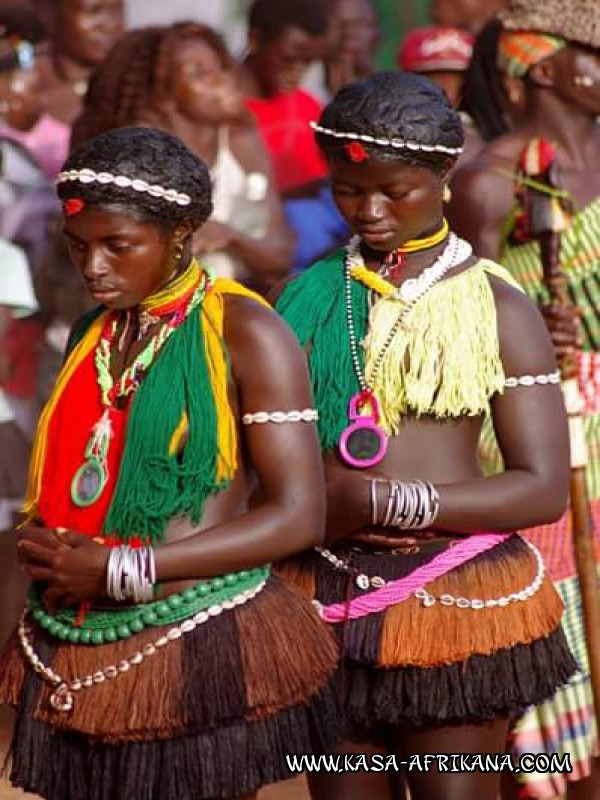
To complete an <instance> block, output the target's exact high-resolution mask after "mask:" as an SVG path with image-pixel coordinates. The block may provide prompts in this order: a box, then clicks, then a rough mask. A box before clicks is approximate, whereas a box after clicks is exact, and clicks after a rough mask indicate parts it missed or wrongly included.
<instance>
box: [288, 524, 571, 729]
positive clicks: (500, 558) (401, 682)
mask: <svg viewBox="0 0 600 800" xmlns="http://www.w3.org/2000/svg"><path fill="white" fill-rule="evenodd" d="M440 546H441V547H444V546H447V543H446V544H444V543H441V544H440V543H439V542H432V543H425V544H424V545H421V546H419V547H415V548H405V551H404V552H400V551H391V552H386V553H373V552H369V551H368V550H367V549H366V547H365V546H363V545H361V546H360V549H358V552H357V548H351V547H349V546H340V547H337V548H336V550H335V552H336V555H338V556H340V557H341V558H343V559H350V561H351V564H352V567H354V568H356V569H358V570H359V571H360V572H362V573H365V574H367V575H369V576H371V577H372V576H375V575H378V576H380V577H382V578H384V579H385V580H393V579H399V578H402V577H404V576H406V575H408V574H410V573H411V572H413V571H414V570H415V569H416V568H418V567H420V566H422V565H424V564H426V563H428V562H429V561H430V560H431V559H432V558H433V557H434V556H435V555H436V554H437V553H439V548H440ZM436 548H437V549H436ZM415 550H416V551H417V552H414V551H415ZM411 551H412V552H411ZM278 569H279V572H280V574H283V575H285V576H286V577H287V578H288V579H289V580H291V581H292V582H293V583H295V584H296V585H297V586H298V588H299V589H300V590H301V591H303V592H304V593H305V594H307V595H308V596H309V597H311V598H316V599H317V600H318V601H319V602H320V603H321V604H323V605H329V604H332V603H339V602H344V601H348V600H349V599H350V598H352V597H356V596H357V595H360V594H362V592H361V589H359V588H358V587H357V586H356V585H355V583H354V580H353V579H352V578H349V576H348V574H347V573H344V572H343V571H339V570H336V569H334V568H333V567H332V566H331V565H330V564H329V563H328V562H327V561H325V560H324V559H323V558H321V557H320V556H319V555H317V554H313V553H310V554H306V555H303V556H302V557H301V558H299V559H295V560H293V561H290V562H286V563H285V564H284V565H280V567H279V568H278ZM536 572H537V562H536V559H535V556H534V554H533V553H532V551H531V550H530V548H529V547H528V546H527V545H526V544H525V542H523V540H522V539H521V538H520V537H519V536H516V535H515V536H511V537H510V538H508V539H506V540H505V541H504V542H502V543H501V544H499V545H497V546H495V547H493V548H492V549H490V550H488V551H487V552H485V553H483V554H481V555H479V556H477V557H475V558H474V559H472V560H471V561H469V562H468V563H466V564H463V565H461V566H460V567H457V568H456V569H453V570H452V571H451V572H449V573H447V574H446V575H444V576H442V577H441V578H437V579H436V580H434V581H432V582H431V583H429V584H427V591H428V592H429V593H430V594H432V595H434V596H436V597H438V598H439V597H441V596H442V595H443V594H450V595H453V596H454V597H455V598H457V597H462V598H468V599H475V598H477V599H482V600H488V599H495V598H500V597H508V596H509V595H510V594H512V593H517V592H520V591H521V590H523V589H525V588H526V587H527V586H529V585H530V584H531V583H532V581H533V580H534V577H535V575H536ZM562 611H563V606H562V602H561V600H560V598H559V596H558V594H557V593H556V591H555V589H554V587H553V585H552V583H551V582H550V580H549V579H547V578H545V579H544V581H543V583H542V585H541V588H540V589H539V590H538V591H537V592H536V593H535V594H534V595H533V596H532V597H529V598H527V599H526V600H521V601H516V602H510V603H508V604H507V605H503V606H499V607H498V606H497V607H494V608H483V609H474V608H460V607H458V606H457V605H456V604H454V605H450V606H447V605H443V604H442V603H440V602H439V601H438V602H436V603H435V604H434V605H431V606H426V605H424V604H423V602H422V601H421V600H419V599H417V598H416V597H414V596H411V597H409V599H407V600H406V601H404V602H402V603H398V604H396V605H393V606H390V607H388V608H387V609H386V610H385V611H382V612H378V613H373V614H369V615H367V616H364V617H362V618H359V619H352V620H347V621H346V622H343V623H339V624H334V625H331V626H330V627H331V628H333V630H334V631H335V633H336V634H337V637H338V640H339V641H340V644H341V648H342V654H343V667H342V680H341V684H342V708H343V711H344V714H345V732H346V734H347V735H349V736H364V735H365V734H367V735H378V733H380V732H381V731H382V730H383V729H385V727H387V726H394V727H396V726H402V725H409V726H419V727H432V726H436V725H450V724H479V723H483V722H486V721H489V720H492V719H496V718H502V717H507V716H509V715H512V714H514V713H515V712H518V711H520V710H522V709H523V708H524V707H526V706H528V705H531V704H535V703H539V702H541V701H542V700H545V699H546V698H548V697H549V696H550V695H552V693H553V692H554V691H555V689H556V688H557V687H558V686H560V685H561V684H563V683H565V682H566V681H567V680H568V679H569V677H570V676H571V675H572V674H573V673H574V672H575V671H576V668H577V665H576V663H575V661H574V660H573V657H572V655H571V653H570V651H569V648H568V646H567V643H566V640H565V637H564V633H563V631H562V630H561V627H560V621H561V616H562Z"/></svg>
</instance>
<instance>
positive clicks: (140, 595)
mask: <svg viewBox="0 0 600 800" xmlns="http://www.w3.org/2000/svg"><path fill="white" fill-rule="evenodd" d="M155 583H156V564H155V560H154V550H153V549H152V548H151V547H129V545H122V546H121V547H114V548H113V549H112V550H111V553H110V556H109V558H108V564H107V571H106V592H107V594H108V596H109V597H112V599H113V600H117V602H122V601H123V600H129V599H132V600H133V601H134V602H135V603H149V602H150V601H152V600H153V599H154V584H155Z"/></svg>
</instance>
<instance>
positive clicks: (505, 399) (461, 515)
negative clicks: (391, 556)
mask: <svg viewBox="0 0 600 800" xmlns="http://www.w3.org/2000/svg"><path fill="white" fill-rule="evenodd" d="M330 170H331V177H332V185H333V192H334V196H335V199H336V203H337V205H338V207H339V209H340V211H341V213H342V215H343V216H344V218H345V219H346V221H347V222H348V223H349V225H350V227H351V228H352V230H353V232H355V233H358V234H359V235H360V236H361V238H362V240H363V255H364V257H365V262H366V264H367V266H369V267H370V268H371V269H378V268H379V266H380V265H381V262H382V260H383V258H384V257H385V255H386V254H387V253H389V252H391V251H393V250H394V249H396V248H397V247H399V246H400V245H401V244H403V243H404V242H406V241H408V240H409V239H414V238H417V237H420V236H426V235H428V234H429V233H431V232H433V231H435V230H437V229H438V228H439V225H440V220H441V218H442V187H443V183H444V179H445V176H444V175H436V174H434V173H433V172H431V171H430V170H429V169H425V168H421V167H413V166H409V165H407V164H403V163H402V162H400V161H377V160H375V159H373V158H371V159H370V160H369V161H367V162H362V163H359V164H356V163H351V162H349V161H348V160H346V159H345V158H342V157H340V158H336V159H334V160H331V161H330ZM442 249H443V245H440V246H439V247H437V248H435V249H431V250H427V251H421V252H418V253H415V254H413V255H409V256H408V259H407V262H406V266H405V268H404V270H403V272H402V275H401V281H404V280H405V279H408V278H411V277H415V276H416V275H418V274H420V273H421V272H422V271H423V269H425V268H426V267H428V266H430V265H431V263H432V262H433V261H434V260H435V258H436V257H437V256H438V255H439V253H440V251H441V250H442ZM474 262H475V259H474V258H471V259H469V260H468V261H467V262H465V263H464V264H460V265H458V266H457V267H455V268H454V269H453V270H451V271H450V272H449V273H448V275H447V278H446V279H452V277H453V276H455V275H457V274H458V273H459V272H461V271H462V270H465V269H468V268H469V267H470V266H472V265H473V263H474ZM490 284H491V287H492V290H493V293H494V296H495V301H496V306H497V313H498V328H499V338H500V349H501V357H502V362H503V365H504V370H505V373H506V375H507V376H510V375H513V376H519V375H524V374H531V373H533V374H538V373H540V372H552V371H553V370H554V369H555V368H556V364H555V358H554V353H553V349H552V344H551V342H550V340H549V337H548V334H547V331H546V329H545V326H544V323H543V320H542V318H541V317H540V315H539V314H538V312H537V310H536V309H535V307H534V306H533V305H532V303H531V302H530V301H529V300H528V299H527V298H526V297H525V296H523V295H522V294H521V293H519V292H517V291H516V290H514V289H512V288H511V287H509V286H508V285H506V284H504V283H503V282H501V281H499V280H496V279H494V278H490ZM523 341H527V342H528V347H527V348H526V349H524V348H523V347H522V342H523ZM492 416H493V422H494V426H495V429H496V434H497V437H498V440H499V443H500V447H501V450H502V453H503V456H504V459H505V465H506V471H505V472H504V473H502V474H501V475H498V476H495V477H492V478H484V477H483V476H482V474H481V471H480V468H479V465H478V461H477V443H478V438H479V432H480V430H481V423H482V420H481V419H480V418H475V417H464V418H459V419H452V420H436V419H433V418H431V417H421V418H420V419H416V418H414V417H408V418H406V419H403V421H402V427H401V430H400V433H399V434H398V435H397V436H394V437H393V438H391V439H390V441H389V445H388V451H387V454H386V457H385V459H384V460H383V461H382V462H381V463H380V464H379V465H377V467H376V468H373V469H370V470H360V471H358V470H353V469H351V468H348V467H346V466H344V465H343V464H342V463H341V461H340V460H339V458H338V456H337V454H335V453H333V452H329V453H326V454H325V473H326V479H327V499H328V517H327V540H328V541H330V542H335V541H338V540H342V539H349V538H353V539H370V540H372V541H377V542H378V543H381V544H385V543H386V542H387V544H388V546H393V545H395V544H396V543H397V542H399V541H402V542H405V541H414V540H415V539H417V538H419V537H420V536H422V535H423V534H420V533H419V532H414V531H413V532H411V531H407V532H406V533H404V532H402V534H401V535H399V534H398V533H396V534H395V533H394V532H393V531H390V530H388V529H386V528H383V527H381V528H374V527H372V526H371V524H370V522H371V519H370V518H371V507H370V489H369V486H370V480H371V479H372V478H373V477H374V476H379V477H384V478H389V479H394V480H400V481H402V480H406V481H410V480H415V479H417V478H419V479H422V480H429V481H431V482H433V483H434V484H435V486H436V488H437V489H438V491H439V493H440V501H441V511H440V514H439V517H438V519H437V521H436V524H435V528H436V529H438V530H440V531H454V532H478V531H486V530H487V531H489V530H497V531H513V530H515V529H518V528H522V527H527V526H528V525H531V524H533V523H534V522H535V523H539V522H540V521H541V520H543V521H551V520H554V519H556V518H557V517H558V516H559V515H560V514H561V513H562V511H563V510H564V508H565V505H566V501H567V485H568V463H569V462H568V435H567V427H566V420H565V413H564V408H563V403H562V398H561V394H560V390H559V389H558V387H556V386H551V387H548V386H544V387H541V386H536V387H534V388H532V389H527V388H524V387H521V388H518V389H515V390H511V391H507V392H505V393H504V394H503V395H498V396H496V397H494V398H493V401H492ZM381 489H382V493H381V497H380V502H381V503H384V502H385V497H386V496H387V489H385V487H381ZM384 495H385V496H384ZM380 507H382V506H381V505H380ZM390 534H391V535H390ZM507 727H508V721H507V720H497V721H495V722H492V723H489V724H487V725H482V726H473V725H464V726H456V727H452V728H436V729H431V730H423V731H419V732H416V731H414V730H411V729H404V730H400V729H399V730H396V731H394V733H393V735H390V736H389V737H388V739H387V742H386V748H387V751H388V752H391V753H395V754H396V755H397V758H398V759H401V758H406V754H407V753H416V752H431V753H433V752H438V753H439V752H441V753H443V752H464V753H469V752H489V753H493V752H503V750H504V746H505V738H506V732H507ZM348 749H349V750H351V751H352V750H354V751H356V749H358V750H361V751H364V749H365V745H364V744H361V745H360V747H358V748H356V747H352V746H349V745H343V746H342V751H346V750H348ZM407 778H408V783H409V787H410V790H411V795H412V797H413V798H414V800H438V798H439V800H447V798H452V799H453V800H471V798H474V797H477V798H478V800H479V798H481V800H496V798H497V793H498V787H499V776H497V775H496V776H493V775H491V774H480V773H463V774H459V773H457V774H455V775H449V774H445V775H442V774H438V773H437V772H429V773H423V774H419V775H416V774H414V773H411V774H408V775H407ZM311 790H312V795H313V800H325V799H327V800H354V798H359V797H367V796H368V797H369V798H371V797H374V798H375V797H377V798H388V797H389V790H388V787H387V782H386V781H385V780H383V779H382V778H381V776H379V775H373V774H363V775H360V776H358V775H354V774H352V775H350V774H335V775H320V776H312V777H311Z"/></svg>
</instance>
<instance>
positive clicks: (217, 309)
mask: <svg viewBox="0 0 600 800" xmlns="http://www.w3.org/2000/svg"><path fill="white" fill-rule="evenodd" d="M225 295H237V296H239V297H248V298H250V299H252V300H256V301H257V302H259V303H261V304H262V305H264V306H266V307H267V308H269V304H268V303H267V301H266V300H264V299H263V298H262V297H260V296H259V295H257V294H255V293H254V292H251V291H250V290H249V289H246V288H245V287H244V286H242V285H241V284H239V283H236V282H235V281H232V280H229V279H227V278H217V280H216V281H215V284H214V286H213V288H212V290H211V291H210V292H209V293H208V294H207V295H206V298H205V300H204V303H203V314H202V330H203V333H204V343H205V348H206V363H207V364H208V372H209V378H210V383H211V386H212V387H213V394H214V398H215V407H216V409H217V419H218V426H219V429H218V435H217V442H218V451H219V453H218V459H217V481H218V482H220V481H222V480H229V479H231V478H232V477H233V475H234V474H235V471H236V469H237V431H236V424H235V419H234V416H233V412H232V411H231V406H230V404H229V397H228V395H227V387H228V380H227V378H228V372H229V369H228V367H229V364H228V359H227V352H226V350H225V348H224V346H223V316H224V314H223V311H224V296H225Z"/></svg>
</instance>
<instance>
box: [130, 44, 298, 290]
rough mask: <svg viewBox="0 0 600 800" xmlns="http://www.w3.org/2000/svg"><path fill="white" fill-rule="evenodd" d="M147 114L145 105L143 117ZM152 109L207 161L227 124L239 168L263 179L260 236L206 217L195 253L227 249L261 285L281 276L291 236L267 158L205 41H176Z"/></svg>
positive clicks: (228, 78)
mask: <svg viewBox="0 0 600 800" xmlns="http://www.w3.org/2000/svg"><path fill="white" fill-rule="evenodd" d="M152 113H153V110H152V109H149V110H148V114H149V116H148V120H149V121H152ZM156 113H157V115H158V121H159V122H160V123H162V126H163V127H166V128H168V130H169V131H171V132H172V133H175V134H176V135H177V136H178V137H179V138H180V139H181V140H182V141H183V142H185V143H186V144H187V146H188V147H189V148H190V149H191V150H193V151H194V152H195V153H197V154H198V155H199V156H200V157H201V158H202V159H203V160H204V161H205V163H207V164H209V165H214V163H215V161H216V158H217V152H218V146H219V130H220V128H222V127H227V128H228V130H229V146H230V148H231V151H232V153H233V155H234V156H235V157H236V158H237V159H238V161H239V162H240V164H241V166H242V167H243V168H244V170H245V171H246V172H247V173H252V172H258V173H261V174H262V175H264V176H265V178H266V179H267V181H268V189H267V198H266V201H267V208H268V219H269V221H268V226H267V230H266V232H265V235H264V236H263V237H261V238H253V237H251V236H246V235H245V234H243V233H240V232H239V231H236V230H235V229H234V228H233V227H231V226H230V225H227V224H225V223H223V222H218V221H216V220H210V221H209V222H207V223H206V224H205V225H203V226H202V228H201V230H199V231H198V232H197V234H196V235H195V237H194V248H195V251H196V252H198V253H199V254H202V253H211V252H215V251H218V250H225V251H227V252H228V253H230V254H231V255H232V256H234V257H236V258H239V259H240V260H241V261H243V262H244V264H245V265H246V266H247V268H248V270H249V271H250V273H251V275H252V277H253V279H254V280H255V282H256V283H259V284H261V285H264V286H269V285H271V284H273V283H275V282H277V281H278V280H280V279H281V278H282V277H284V276H285V275H286V274H287V272H288V270H289V265H290V262H291V258H292V250H293V235H292V234H291V232H290V231H289V229H288V227H287V225H286V223H285V219H284V215H283V209H282V207H281V202H280V200H279V196H278V195H277V192H276V191H275V188H274V185H273V181H272V179H271V165H270V161H269V156H268V154H267V151H266V150H265V147H264V145H263V143H262V140H261V138H260V136H259V134H258V131H257V129H256V126H255V125H254V123H253V121H252V119H251V117H250V115H249V114H248V113H247V112H246V111H245V108H244V105H243V99H242V95H241V94H240V91H239V89H238V87H237V85H236V82H235V76H234V75H233V73H232V71H231V70H230V69H227V68H226V66H225V65H224V64H223V63H222V61H221V59H220V57H219V55H218V54H217V53H216V52H215V51H214V50H213V49H212V47H211V46H210V45H209V44H208V43H207V42H205V41H203V40H202V39H200V38H196V39H187V40H184V41H182V43H181V45H180V47H178V48H177V51H176V53H175V59H174V62H173V64H172V70H171V86H170V91H169V99H168V100H167V101H166V102H165V103H164V104H161V107H160V108H157V109H156ZM141 121H143V120H141Z"/></svg>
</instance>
